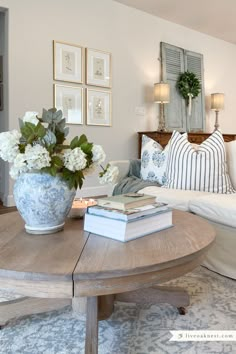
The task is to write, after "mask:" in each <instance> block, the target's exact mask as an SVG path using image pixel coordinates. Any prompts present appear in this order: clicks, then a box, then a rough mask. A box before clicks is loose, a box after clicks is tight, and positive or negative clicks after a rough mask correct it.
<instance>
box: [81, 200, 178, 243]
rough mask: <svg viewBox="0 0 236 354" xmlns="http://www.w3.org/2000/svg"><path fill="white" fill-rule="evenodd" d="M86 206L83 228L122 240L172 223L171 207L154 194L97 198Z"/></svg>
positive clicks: (140, 235)
mask: <svg viewBox="0 0 236 354" xmlns="http://www.w3.org/2000/svg"><path fill="white" fill-rule="evenodd" d="M97 203H98V204H97V205H95V206H91V207H88V209H87V213H86V214H85V220H84V230H85V231H88V232H92V233H94V234H97V235H101V236H105V237H109V238H113V239H115V240H118V241H122V242H126V241H130V240H133V239H135V238H138V237H142V236H145V235H148V234H151V233H153V232H157V231H160V230H163V229H166V228H168V227H171V226H172V225H173V224H172V210H171V209H170V208H168V206H167V204H165V203H159V202H156V197H153V196H150V195H145V194H138V193H128V194H122V195H118V196H113V197H107V198H101V199H98V200H97Z"/></svg>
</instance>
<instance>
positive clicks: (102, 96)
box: [87, 89, 111, 126]
mask: <svg viewBox="0 0 236 354" xmlns="http://www.w3.org/2000/svg"><path fill="white" fill-rule="evenodd" d="M87 124H88V125H103V126H111V92H109V91H101V90H92V89H87Z"/></svg>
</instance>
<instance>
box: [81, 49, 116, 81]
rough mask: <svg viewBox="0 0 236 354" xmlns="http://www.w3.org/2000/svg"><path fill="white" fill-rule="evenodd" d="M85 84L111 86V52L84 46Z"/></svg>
mask: <svg viewBox="0 0 236 354" xmlns="http://www.w3.org/2000/svg"><path fill="white" fill-rule="evenodd" d="M86 84H87V85H93V86H101V87H107V88H111V54H110V53H106V52H102V51H100V50H96V49H89V48H86Z"/></svg>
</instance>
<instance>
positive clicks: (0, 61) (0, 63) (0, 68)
mask: <svg viewBox="0 0 236 354" xmlns="http://www.w3.org/2000/svg"><path fill="white" fill-rule="evenodd" d="M0 82H3V56H2V55H0Z"/></svg>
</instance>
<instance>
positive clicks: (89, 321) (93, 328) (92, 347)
mask: <svg viewBox="0 0 236 354" xmlns="http://www.w3.org/2000/svg"><path fill="white" fill-rule="evenodd" d="M97 353H98V297H97V296H90V297H87V318H86V339H85V354H97Z"/></svg>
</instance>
